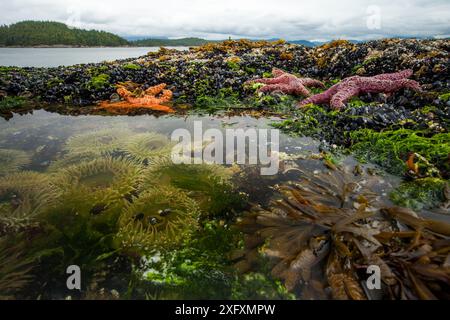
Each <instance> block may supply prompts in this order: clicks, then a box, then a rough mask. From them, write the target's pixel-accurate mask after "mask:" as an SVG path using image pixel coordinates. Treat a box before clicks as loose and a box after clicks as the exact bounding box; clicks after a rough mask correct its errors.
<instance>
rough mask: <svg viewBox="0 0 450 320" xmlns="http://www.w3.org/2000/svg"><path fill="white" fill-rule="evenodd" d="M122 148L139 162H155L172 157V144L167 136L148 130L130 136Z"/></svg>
mask: <svg viewBox="0 0 450 320" xmlns="http://www.w3.org/2000/svg"><path fill="white" fill-rule="evenodd" d="M122 149H123V150H124V151H125V154H126V155H127V156H128V157H130V158H132V159H135V160H137V161H138V162H139V163H144V164H155V163H160V162H166V161H168V160H169V159H170V152H171V150H172V144H171V143H170V140H169V139H168V138H167V137H166V136H164V135H162V134H157V133H153V132H148V133H141V134H137V135H134V136H132V137H130V138H129V140H128V141H127V142H126V143H125V144H124V145H123V147H122Z"/></svg>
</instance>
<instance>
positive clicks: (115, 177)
mask: <svg viewBox="0 0 450 320" xmlns="http://www.w3.org/2000/svg"><path fill="white" fill-rule="evenodd" d="M141 172H142V170H141V168H140V167H139V166H138V165H136V164H134V163H133V162H132V161H130V160H127V159H122V158H120V159H114V158H111V157H105V158H98V159H95V160H92V161H89V162H82V163H80V164H78V165H73V166H70V167H68V168H65V169H62V170H60V171H58V172H57V174H56V175H57V177H56V179H55V182H56V184H57V185H58V186H59V187H60V188H61V190H62V191H63V192H64V193H70V192H72V191H73V190H83V192H86V193H88V194H89V195H90V197H91V198H92V200H93V201H96V202H99V203H105V204H110V203H112V202H115V201H117V200H121V199H123V198H124V197H126V196H129V195H131V194H133V193H134V192H135V191H136V189H137V188H138V187H139V185H140V182H141Z"/></svg>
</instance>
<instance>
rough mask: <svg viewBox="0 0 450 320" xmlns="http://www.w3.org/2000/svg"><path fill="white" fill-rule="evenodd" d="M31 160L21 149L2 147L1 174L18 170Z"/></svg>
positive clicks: (0, 157)
mask: <svg viewBox="0 0 450 320" xmlns="http://www.w3.org/2000/svg"><path fill="white" fill-rule="evenodd" d="M30 162H31V158H30V156H29V155H28V154H27V153H26V152H25V151H21V150H13V149H0V163H1V164H2V165H1V166H0V176H2V175H5V174H8V173H11V172H15V171H18V170H19V169H20V168H22V167H24V166H26V165H27V164H29V163H30Z"/></svg>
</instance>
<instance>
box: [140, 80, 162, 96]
mask: <svg viewBox="0 0 450 320" xmlns="http://www.w3.org/2000/svg"><path fill="white" fill-rule="evenodd" d="M165 87H166V84H165V83H161V84H158V85H157V86H154V87H150V88H147V89H146V90H145V94H147V95H150V96H156V95H157V94H158V93H160V92H161V91H163V89H164V88H165Z"/></svg>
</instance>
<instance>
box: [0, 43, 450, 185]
mask: <svg viewBox="0 0 450 320" xmlns="http://www.w3.org/2000/svg"><path fill="white" fill-rule="evenodd" d="M449 49H450V40H414V39H404V40H399V39H386V40H379V41H369V42H366V43H359V44H353V43H350V42H348V41H345V40H337V41H333V42H330V43H327V44H324V45H322V46H320V47H315V48H309V47H305V46H301V45H292V44H287V43H285V42H284V41H276V42H265V41H261V42H251V41H246V40H240V41H225V42H221V43H209V44H205V45H203V46H200V47H194V48H191V49H190V50H189V51H177V50H169V49H164V48H161V49H160V50H159V51H158V52H154V53H148V54H147V55H145V56H142V57H138V58H136V59H126V60H118V61H111V62H103V63H98V64H83V65H74V66H70V67H58V68H48V69H47V68H11V67H1V68H0V98H1V100H0V112H1V113H2V114H3V115H5V116H6V117H7V116H8V114H10V113H11V112H17V111H20V110H23V109H24V110H27V109H28V110H29V109H30V108H42V107H44V108H46V109H50V110H57V111H59V112H63V113H69V114H86V113H92V110H93V108H92V106H95V105H97V104H98V103H99V102H100V101H105V100H111V101H115V100H119V99H120V97H119V96H118V95H117V93H116V88H117V84H119V83H124V82H128V83H135V84H139V85H140V87H141V88H142V89H144V90H145V89H146V88H149V87H152V86H156V85H158V84H161V83H165V84H167V88H166V89H169V90H171V91H172V92H173V99H172V103H171V107H173V109H174V110H175V111H177V112H182V113H184V112H186V110H196V109H206V110H209V111H217V110H223V109H226V110H228V111H230V110H231V111H232V112H242V110H244V112H245V111H246V110H248V111H250V110H251V111H252V112H253V113H254V114H255V111H256V113H257V114H262V115H264V114H270V115H274V114H275V115H277V116H280V117H281V118H285V119H286V121H284V122H280V123H277V124H276V126H278V127H279V128H281V129H283V130H286V131H289V132H290V133H293V134H300V135H307V136H312V137H315V138H318V139H322V140H325V141H326V142H327V143H328V144H329V145H333V144H336V145H342V146H345V147H351V146H352V145H353V144H355V143H357V142H361V139H359V140H355V137H356V136H358V137H360V136H361V135H358V134H354V135H351V134H350V133H352V132H356V131H360V130H363V129H364V130H372V131H373V132H380V131H385V130H392V131H395V130H399V129H401V130H403V129H407V130H412V131H420V132H421V134H420V135H421V136H422V137H423V139H429V138H432V137H433V136H434V135H435V134H441V135H442V134H443V135H444V141H447V143H446V144H445V145H446V146H447V147H448V145H449V143H448V140H447V139H448V137H449V136H448V125H449V121H450V99H449V98H450V78H449V76H448V74H449V69H450V59H449ZM274 67H275V68H279V69H282V70H284V71H287V72H289V73H292V74H295V75H298V76H301V77H310V78H314V79H317V80H321V81H323V82H324V83H325V85H326V87H330V86H332V85H333V84H335V83H338V82H339V81H341V80H343V79H345V78H346V77H349V76H355V75H359V76H373V75H379V74H382V73H391V72H397V71H401V70H406V69H411V70H412V71H413V75H412V76H411V77H410V79H412V80H415V81H417V82H418V83H419V84H420V85H421V88H422V91H421V92H415V91H412V90H410V89H401V90H399V91H397V92H395V93H393V94H389V95H387V94H382V93H381V94H378V93H377V94H371V93H368V94H363V95H361V96H360V97H359V98H353V99H351V100H350V101H348V103H347V104H346V106H345V107H344V108H342V109H341V110H339V111H336V110H331V109H330V108H329V107H328V106H327V105H312V106H307V107H305V108H298V106H297V101H300V100H302V99H303V97H296V96H292V95H285V94H280V93H261V92H258V91H257V89H258V87H257V86H254V85H253V86H252V85H246V84H245V82H246V81H248V80H250V79H255V78H261V77H264V78H269V77H272V75H271V70H272V68H274ZM322 90H323V89H313V91H312V93H313V94H315V93H319V92H321V91H322ZM144 112H148V110H144ZM135 113H139V112H137V111H136V110H133V111H130V114H135ZM426 141H428V140H426ZM410 151H411V150H410ZM412 151H414V150H412ZM442 154H445V150H444V153H440V156H439V157H438V158H435V159H428V160H429V161H431V163H434V166H437V167H440V171H441V174H442V175H443V176H448V168H449V164H448V162H449V160H448V158H447V159H444V157H443V156H442ZM405 157H407V155H403V160H405V159H404V158H405ZM380 161H382V160H380ZM442 161H443V162H444V163H442ZM438 162H439V164H438Z"/></svg>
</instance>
